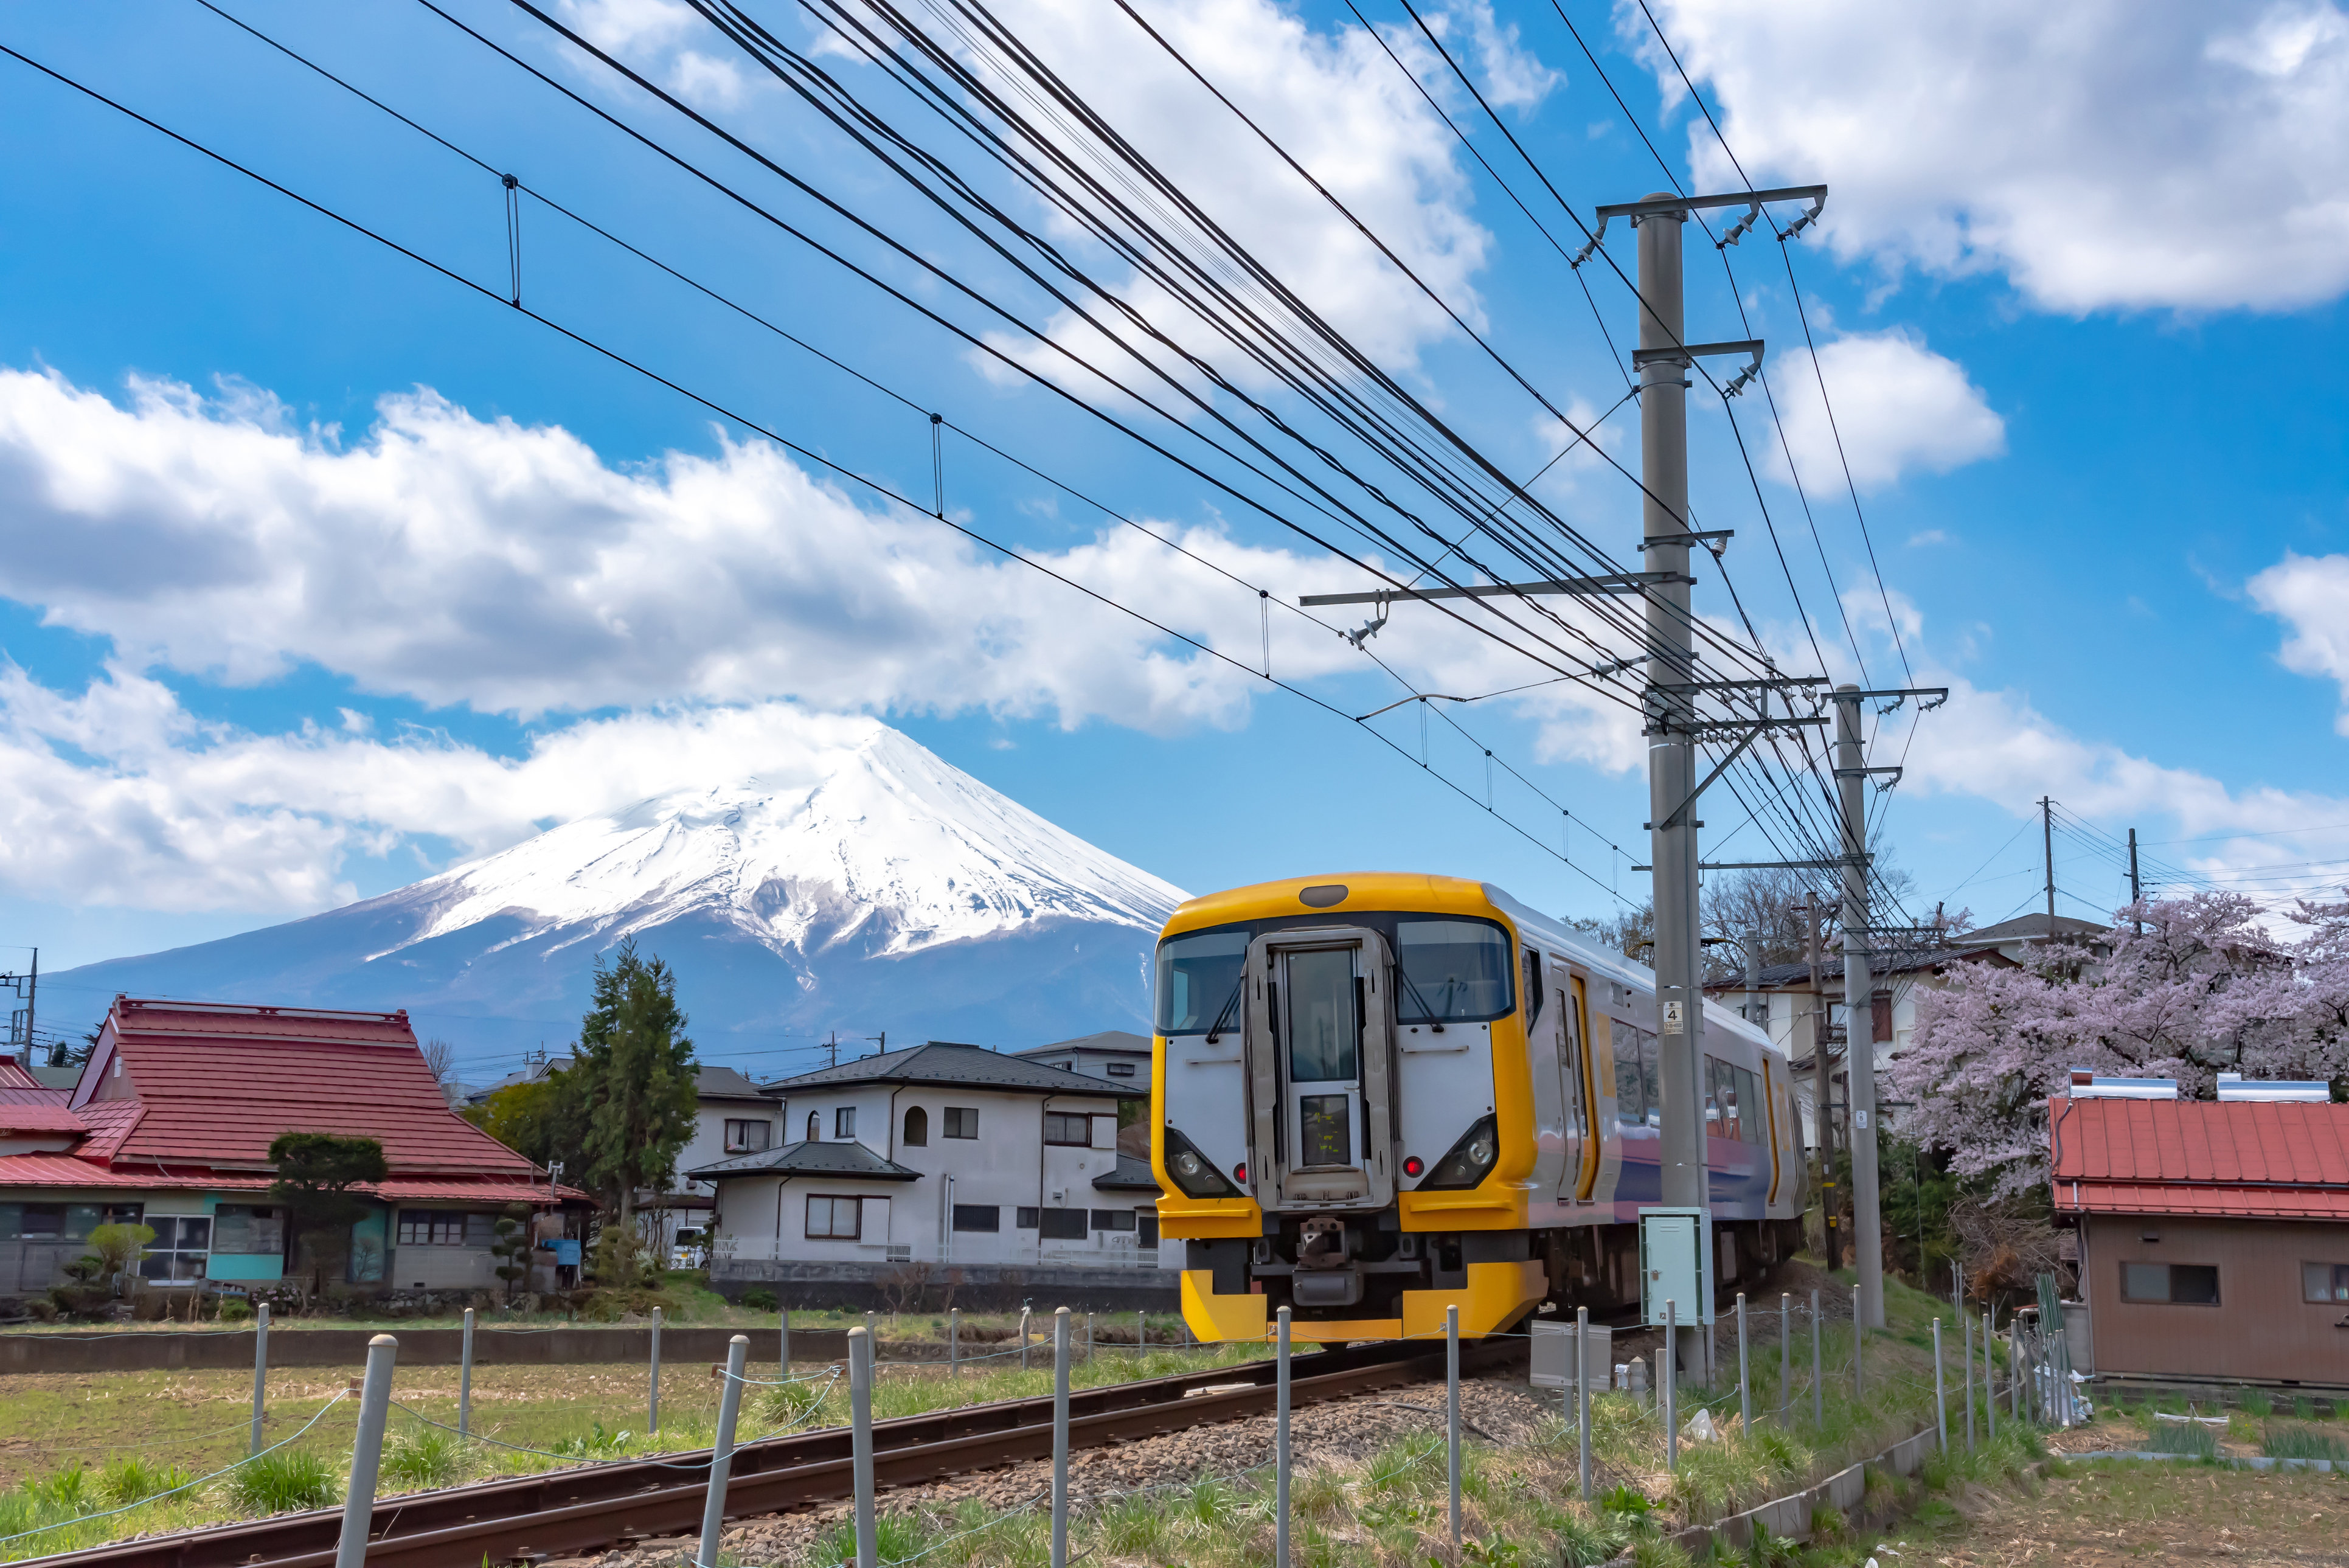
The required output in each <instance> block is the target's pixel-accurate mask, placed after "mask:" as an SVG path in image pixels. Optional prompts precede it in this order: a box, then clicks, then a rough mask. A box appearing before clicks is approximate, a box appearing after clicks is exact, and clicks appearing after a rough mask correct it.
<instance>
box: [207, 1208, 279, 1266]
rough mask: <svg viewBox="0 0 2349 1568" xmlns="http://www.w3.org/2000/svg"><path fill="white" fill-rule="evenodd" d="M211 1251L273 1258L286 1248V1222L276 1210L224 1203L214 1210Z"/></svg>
mask: <svg viewBox="0 0 2349 1568" xmlns="http://www.w3.org/2000/svg"><path fill="white" fill-rule="evenodd" d="M212 1251H214V1252H216V1253H235V1254H237V1255H238V1256H240V1257H274V1256H277V1255H279V1254H282V1253H284V1252H285V1222H283V1221H282V1220H280V1219H279V1217H278V1213H277V1211H276V1210H274V1209H260V1208H254V1207H251V1206H249V1205H246V1204H243V1203H222V1205H221V1206H220V1207H219V1208H217V1209H215V1210H213V1211H212Z"/></svg>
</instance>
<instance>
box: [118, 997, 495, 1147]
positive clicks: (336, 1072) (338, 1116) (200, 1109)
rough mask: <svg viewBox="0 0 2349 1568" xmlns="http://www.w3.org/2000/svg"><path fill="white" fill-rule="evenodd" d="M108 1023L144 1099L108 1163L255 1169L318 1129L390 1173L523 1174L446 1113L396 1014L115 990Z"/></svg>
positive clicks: (482, 1136)
mask: <svg viewBox="0 0 2349 1568" xmlns="http://www.w3.org/2000/svg"><path fill="white" fill-rule="evenodd" d="M109 1024H110V1026H111V1033H112V1036H113V1047H114V1049H115V1050H116V1051H117V1052H119V1057H120V1059H121V1062H122V1065H123V1072H124V1074H125V1076H126V1077H127V1078H129V1086H130V1088H131V1089H132V1091H133V1092H134V1093H135V1095H136V1097H137V1099H138V1102H139V1103H140V1105H142V1106H143V1107H144V1108H145V1109H144V1113H143V1114H142V1115H140V1117H139V1118H138V1119H137V1122H136V1124H135V1125H134V1126H132V1127H130V1128H129V1129H128V1130H127V1132H126V1133H125V1134H124V1135H122V1136H120V1137H119V1140H118V1141H117V1142H116V1143H115V1145H114V1146H113V1147H112V1148H111V1149H110V1150H109V1151H108V1157H109V1158H111V1159H113V1160H115V1161H148V1160H161V1161H172V1162H179V1163H202V1164H206V1165H212V1166H232V1167H233V1166H264V1165H266V1164H267V1162H268V1159H269V1145H270V1144H271V1143H272V1142H273V1141H274V1140H275V1139H276V1138H277V1137H278V1136H279V1135H280V1134H282V1133H287V1132H332V1133H338V1134H341V1135H343V1136H346V1137H361V1138H372V1139H375V1140H378V1141H379V1142H381V1143H382V1145H383V1151H384V1157H385V1159H386V1160H387V1161H389V1162H390V1165H391V1168H392V1170H393V1171H394V1172H396V1173H397V1174H398V1175H400V1176H403V1177H405V1176H414V1175H427V1174H431V1173H435V1172H443V1171H445V1172H449V1173H451V1174H461V1175H465V1176H492V1177H493V1176H497V1175H504V1174H512V1175H515V1176H520V1177H524V1178H527V1177H528V1176H529V1175H530V1174H531V1172H532V1171H533V1167H532V1165H531V1163H530V1161H527V1160H524V1159H523V1157H522V1156H521V1155H519V1154H516V1153H515V1152H514V1151H513V1150H511V1149H508V1148H507V1147H506V1146H505V1145H504V1144H502V1143H500V1142H499V1141H498V1140H496V1139H494V1138H492V1137H491V1136H490V1135H489V1134H487V1133H485V1132H483V1131H481V1130H480V1129H479V1128H477V1127H474V1126H473V1125H472V1124H471V1122H468V1121H466V1120H465V1119H462V1118H461V1117H460V1116H458V1115H457V1114H456V1112H454V1111H452V1110H450V1109H449V1103H448V1100H447V1099H446V1098H445V1097H444V1096H443V1095H442V1094H441V1092H440V1085H439V1084H438V1083H436V1082H434V1081H433V1078H432V1074H431V1071H430V1069H429V1068H427V1067H426V1066H425V1065H424V1057H423V1053H422V1052H420V1051H419V1050H418V1049H417V1046H416V1036H415V1034H414V1033H413V1032H412V1031H411V1030H410V1029H409V1026H408V1017H407V1015H406V1014H404V1013H328V1012H322V1011H318V1010H315V1009H301V1008H267V1007H231V1006H207V1005H199V1004H189V1003H176V1002H142V1001H134V1000H130V999H128V998H119V999H118V1000H117V1001H116V1003H115V1005H114V1010H113V1013H112V1015H111V1016H110V1017H109ZM107 1081H109V1080H106V1079H98V1080H97V1081H96V1082H94V1083H91V1082H90V1080H88V1079H86V1080H85V1082H86V1083H90V1087H91V1088H92V1089H93V1090H94V1089H95V1088H97V1087H99V1086H100V1085H102V1084H104V1083H105V1082H107ZM77 1092H80V1091H77ZM107 1103H109V1102H107V1101H102V1100H95V1099H92V1100H85V1101H84V1102H83V1104H82V1106H81V1107H80V1109H84V1110H85V1111H87V1110H88V1109H94V1108H96V1107H98V1106H101V1105H104V1104H107ZM118 1103H119V1102H118ZM94 1141H95V1140H94Z"/></svg>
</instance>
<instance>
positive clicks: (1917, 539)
mask: <svg viewBox="0 0 2349 1568" xmlns="http://www.w3.org/2000/svg"><path fill="white" fill-rule="evenodd" d="M1949 542H1950V536H1949V535H1948V534H1947V533H1945V532H1944V531H1941V530H1940V529H1938V528H1920V529H1919V530H1918V531H1916V532H1914V533H1912V534H1910V535H1909V549H1911V550H1922V549H1924V548H1925V547H1926V546H1927V545H1929V544H1947V543H1949Z"/></svg>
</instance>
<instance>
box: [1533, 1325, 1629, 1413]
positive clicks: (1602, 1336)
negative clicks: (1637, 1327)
mask: <svg viewBox="0 0 2349 1568" xmlns="http://www.w3.org/2000/svg"><path fill="white" fill-rule="evenodd" d="M1531 1326H1532V1329H1533V1351H1534V1372H1533V1385H1534V1387H1537V1388H1571V1387H1575V1367H1574V1325H1573V1324H1572V1323H1570V1322H1566V1321H1562V1320H1560V1319H1558V1318H1554V1317H1537V1318H1535V1319H1534V1320H1533V1323H1532V1325H1531ZM1586 1332H1588V1334H1589V1336H1590V1391H1591V1392H1592V1393H1594V1394H1604V1393H1605V1392H1607V1390H1608V1388H1609V1386H1610V1385H1611V1384H1612V1383H1613V1382H1614V1379H1615V1365H1614V1362H1613V1361H1612V1360H1611V1359H1610V1357H1611V1355H1612V1351H1611V1346H1613V1344H1614V1341H1615V1331H1614V1330H1613V1329H1611V1328H1602V1327H1600V1326H1599V1325H1597V1324H1595V1323H1594V1324H1592V1325H1591V1326H1590V1327H1589V1328H1588V1330H1587V1331H1586Z"/></svg>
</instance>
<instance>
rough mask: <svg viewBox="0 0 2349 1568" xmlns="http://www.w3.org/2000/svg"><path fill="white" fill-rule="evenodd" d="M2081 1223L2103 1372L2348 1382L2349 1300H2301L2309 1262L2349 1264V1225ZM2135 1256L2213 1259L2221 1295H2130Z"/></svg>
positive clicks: (2085, 1285)
mask: <svg viewBox="0 0 2349 1568" xmlns="http://www.w3.org/2000/svg"><path fill="white" fill-rule="evenodd" d="M2080 1228H2081V1237H2080V1276H2081V1285H2082V1290H2083V1294H2084V1295H2085V1299H2086V1301H2087V1303H2088V1309H2089V1318H2090V1321H2091V1322H2092V1323H2094V1325H2095V1369H2096V1371H2097V1373H2098V1374H2099V1375H2101V1376H2106V1377H2109V1376H2113V1375H2115V1374H2120V1375H2127V1376H2137V1377H2214V1378H2228V1379H2240V1380H2243V1381H2248V1382H2259V1383H2302V1384H2310V1385H2320V1386H2322V1385H2330V1386H2333V1387H2341V1386H2344V1385H2349V1327H2343V1326H2341V1325H2342V1324H2343V1323H2344V1320H2349V1305H2344V1304H2343V1303H2340V1302H2307V1301H2303V1300H2302V1299H2301V1265H2302V1264H2308V1263H2328V1264H2349V1224H2326V1223H2318V1222H2309V1221H2296V1220H2254V1219H2226V1220H2219V1219H2180V1218H2177V1217H2174V1216H2168V1215H2157V1216H2152V1217H2142V1216H2140V1217H2135V1218H2132V1217H2130V1216H2127V1215H2110V1214H2098V1215H2092V1216H2089V1217H2086V1218H2085V1219H2084V1220H2083V1221H2082V1222H2081V1227H2080ZM2148 1236H2152V1237H2155V1238H2158V1239H2156V1240H2152V1241H2148V1240H2147V1239H2146V1238H2147V1237H2148ZM2129 1263H2154V1264H2214V1265H2216V1266H2217V1268H2218V1270H2219V1304H2218V1305H2215V1306H2205V1305H2190V1304H2182V1303H2180V1304H2163V1303H2148V1302H2129V1301H2123V1300H2122V1299H2121V1268H2122V1265H2123V1264H2129Z"/></svg>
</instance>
